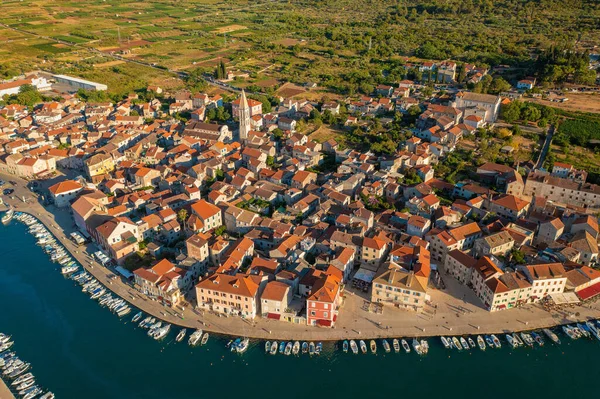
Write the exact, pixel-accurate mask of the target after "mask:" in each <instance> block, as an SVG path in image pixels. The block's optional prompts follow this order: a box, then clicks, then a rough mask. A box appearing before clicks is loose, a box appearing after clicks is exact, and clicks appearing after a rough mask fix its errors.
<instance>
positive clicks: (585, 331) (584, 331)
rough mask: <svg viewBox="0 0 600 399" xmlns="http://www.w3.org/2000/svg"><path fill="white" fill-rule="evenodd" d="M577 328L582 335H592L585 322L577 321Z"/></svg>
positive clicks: (587, 336)
mask: <svg viewBox="0 0 600 399" xmlns="http://www.w3.org/2000/svg"><path fill="white" fill-rule="evenodd" d="M577 328H578V329H579V331H580V332H581V335H583V336H584V337H586V338H590V337H591V336H592V334H590V331H589V329H588V328H587V326H586V325H585V324H581V323H577Z"/></svg>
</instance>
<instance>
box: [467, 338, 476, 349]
mask: <svg viewBox="0 0 600 399" xmlns="http://www.w3.org/2000/svg"><path fill="white" fill-rule="evenodd" d="M467 341H468V342H469V346H470V347H471V349H473V348H475V341H473V338H471V337H469V338H467Z"/></svg>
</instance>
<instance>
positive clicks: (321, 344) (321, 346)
mask: <svg viewBox="0 0 600 399" xmlns="http://www.w3.org/2000/svg"><path fill="white" fill-rule="evenodd" d="M321 352H323V343H322V342H319V343H317V348H316V350H315V353H316V354H317V355H320V354H321Z"/></svg>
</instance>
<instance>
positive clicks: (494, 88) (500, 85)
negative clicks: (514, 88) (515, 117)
mask: <svg viewBox="0 0 600 399" xmlns="http://www.w3.org/2000/svg"><path fill="white" fill-rule="evenodd" d="M510 88H511V85H510V83H508V82H507V81H506V80H504V79H503V78H501V77H498V78H494V79H493V80H492V82H491V83H490V85H489V87H488V89H487V92H488V93H490V94H499V93H501V92H503V91H508V90H510Z"/></svg>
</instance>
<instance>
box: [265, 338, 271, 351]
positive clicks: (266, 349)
mask: <svg viewBox="0 0 600 399" xmlns="http://www.w3.org/2000/svg"><path fill="white" fill-rule="evenodd" d="M270 351H271V341H267V342H265V353H269V352H270Z"/></svg>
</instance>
